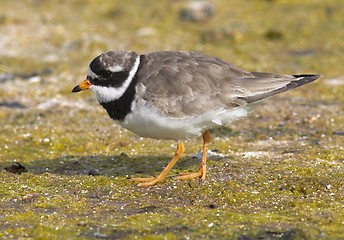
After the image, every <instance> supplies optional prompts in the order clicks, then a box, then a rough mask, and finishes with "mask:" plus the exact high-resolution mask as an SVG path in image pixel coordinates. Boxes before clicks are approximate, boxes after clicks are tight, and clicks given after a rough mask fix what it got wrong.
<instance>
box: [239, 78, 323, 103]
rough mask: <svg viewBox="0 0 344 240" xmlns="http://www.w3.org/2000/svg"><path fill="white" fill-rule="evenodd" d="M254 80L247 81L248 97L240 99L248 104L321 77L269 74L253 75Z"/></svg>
mask: <svg viewBox="0 0 344 240" xmlns="http://www.w3.org/2000/svg"><path fill="white" fill-rule="evenodd" d="M252 74H253V75H254V78H248V79H245V82H246V83H249V84H247V87H249V88H250V89H249V90H250V94H249V95H248V96H241V97H238V98H239V99H240V100H243V101H245V102H246V103H252V102H256V101H259V100H262V99H264V98H268V97H271V96H273V95H276V94H278V93H282V92H286V91H289V90H291V89H294V88H297V87H300V86H302V85H305V84H308V83H311V82H313V81H315V80H317V79H318V78H320V77H321V75H316V74H300V75H274V74H269V73H259V72H254V73H252Z"/></svg>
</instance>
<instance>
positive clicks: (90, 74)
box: [87, 67, 99, 79]
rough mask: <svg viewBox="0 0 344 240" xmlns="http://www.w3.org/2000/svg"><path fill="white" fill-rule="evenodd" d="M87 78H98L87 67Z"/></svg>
mask: <svg viewBox="0 0 344 240" xmlns="http://www.w3.org/2000/svg"><path fill="white" fill-rule="evenodd" d="M87 76H89V77H91V78H92V79H95V78H99V77H98V75H97V74H95V73H94V72H93V71H92V70H91V68H90V67H88V71H87Z"/></svg>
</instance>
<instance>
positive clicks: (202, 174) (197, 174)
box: [176, 166, 206, 181]
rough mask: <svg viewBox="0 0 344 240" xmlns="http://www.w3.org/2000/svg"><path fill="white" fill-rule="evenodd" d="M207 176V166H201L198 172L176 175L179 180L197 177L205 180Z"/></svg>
mask: <svg viewBox="0 0 344 240" xmlns="http://www.w3.org/2000/svg"><path fill="white" fill-rule="evenodd" d="M205 176H206V168H205V167H203V166H201V167H200V168H199V169H198V171H197V172H191V173H180V174H179V176H177V177H176V179H178V180H188V179H195V178H200V179H201V180H202V181H204V180H205Z"/></svg>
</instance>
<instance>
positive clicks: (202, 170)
mask: <svg viewBox="0 0 344 240" xmlns="http://www.w3.org/2000/svg"><path fill="white" fill-rule="evenodd" d="M209 143H210V131H209V130H206V131H205V132H204V133H203V151H202V159H201V164H200V166H199V169H198V171H197V172H193V173H181V174H180V175H179V176H177V177H176V178H177V179H181V180H185V179H194V178H201V179H202V181H204V180H205V177H206V173H207V155H208V145H209Z"/></svg>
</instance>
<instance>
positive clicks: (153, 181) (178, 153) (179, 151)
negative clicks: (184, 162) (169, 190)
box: [131, 141, 185, 187]
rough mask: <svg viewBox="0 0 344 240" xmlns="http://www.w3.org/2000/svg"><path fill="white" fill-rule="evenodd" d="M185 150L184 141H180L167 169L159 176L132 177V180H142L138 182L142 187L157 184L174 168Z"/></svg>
mask: <svg viewBox="0 0 344 240" xmlns="http://www.w3.org/2000/svg"><path fill="white" fill-rule="evenodd" d="M184 150H185V148H184V145H183V142H182V141H179V142H178V146H177V150H176V153H175V154H174V157H173V158H172V160H171V161H170V162H169V163H168V164H167V166H166V167H165V169H164V170H163V171H162V172H161V173H160V174H159V176H158V177H156V178H154V177H152V178H132V179H131V180H132V181H135V182H141V183H139V184H138V186H141V187H149V186H153V185H155V184H156V183H158V182H162V181H163V180H164V179H165V177H166V175H167V174H168V172H169V171H170V170H171V169H172V168H173V166H174V164H176V162H178V160H179V159H180V157H181V156H182V155H183V152H184Z"/></svg>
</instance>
